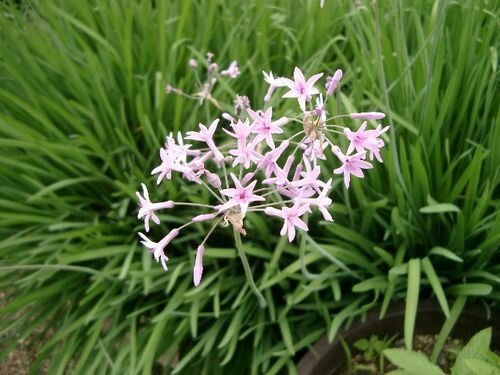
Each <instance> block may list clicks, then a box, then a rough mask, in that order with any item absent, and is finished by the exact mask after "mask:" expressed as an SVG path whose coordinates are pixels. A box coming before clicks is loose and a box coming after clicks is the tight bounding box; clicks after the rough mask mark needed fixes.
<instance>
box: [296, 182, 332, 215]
mask: <svg viewBox="0 0 500 375" xmlns="http://www.w3.org/2000/svg"><path fill="white" fill-rule="evenodd" d="M331 187H332V179H331V178H330V179H329V180H328V181H327V182H326V183H325V185H324V187H323V190H322V191H321V193H320V194H319V195H318V196H317V197H316V198H306V199H302V202H303V203H307V204H310V205H311V206H316V207H317V208H318V209H319V210H320V212H321V214H322V215H323V219H325V220H326V221H333V218H332V215H331V214H330V212H328V209H327V208H328V207H330V205H331V204H332V200H331V199H330V198H328V192H329V190H330V189H331Z"/></svg>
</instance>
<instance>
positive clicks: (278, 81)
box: [262, 72, 286, 103]
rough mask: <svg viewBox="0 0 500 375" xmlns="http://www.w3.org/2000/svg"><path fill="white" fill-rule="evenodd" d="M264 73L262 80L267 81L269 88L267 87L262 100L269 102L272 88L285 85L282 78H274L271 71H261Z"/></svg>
mask: <svg viewBox="0 0 500 375" xmlns="http://www.w3.org/2000/svg"><path fill="white" fill-rule="evenodd" d="M262 74H264V80H265V81H266V82H267V83H269V88H268V89H267V93H266V96H264V102H266V103H267V102H269V101H270V100H271V96H272V95H273V92H274V89H275V88H276V87H283V86H286V85H285V83H284V82H283V78H274V75H273V72H269V73H266V72H262Z"/></svg>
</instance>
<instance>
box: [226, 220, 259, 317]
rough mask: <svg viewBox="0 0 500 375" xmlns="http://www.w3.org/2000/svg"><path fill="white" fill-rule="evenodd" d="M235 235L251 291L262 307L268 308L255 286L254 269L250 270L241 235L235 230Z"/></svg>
mask: <svg viewBox="0 0 500 375" xmlns="http://www.w3.org/2000/svg"><path fill="white" fill-rule="evenodd" d="M233 233H234V243H235V244H236V249H238V254H239V256H240V258H241V263H243V268H244V269H245V276H246V277H247V281H248V284H249V285H250V289H252V291H253V292H254V294H255V295H256V296H257V299H258V300H259V305H260V307H261V308H265V307H266V306H267V302H266V300H265V298H264V296H263V295H262V293H261V292H260V291H259V289H257V285H255V281H254V280H253V276H252V269H251V268H250V264H249V263H248V259H247V256H246V255H245V249H243V243H242V242H241V235H240V234H239V233H238V232H236V231H235V230H233Z"/></svg>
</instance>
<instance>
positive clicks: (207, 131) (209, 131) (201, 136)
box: [186, 119, 224, 162]
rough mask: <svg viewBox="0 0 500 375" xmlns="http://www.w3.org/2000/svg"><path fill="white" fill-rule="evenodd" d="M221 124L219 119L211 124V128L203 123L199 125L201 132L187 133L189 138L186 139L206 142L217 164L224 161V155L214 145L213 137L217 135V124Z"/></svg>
mask: <svg viewBox="0 0 500 375" xmlns="http://www.w3.org/2000/svg"><path fill="white" fill-rule="evenodd" d="M218 123H219V119H216V120H215V121H214V122H212V123H211V124H210V126H209V127H208V128H207V127H206V126H205V125H203V124H202V123H200V124H199V127H200V131H199V132H194V131H190V132H187V133H186V134H187V137H186V139H191V140H193V141H200V142H205V143H206V144H207V146H208V147H209V148H210V151H212V153H213V155H214V158H215V160H216V161H217V162H220V161H222V160H223V159H224V155H222V153H221V152H220V151H219V149H218V148H217V146H216V145H215V143H214V140H213V136H214V133H215V130H216V129H217V124H218Z"/></svg>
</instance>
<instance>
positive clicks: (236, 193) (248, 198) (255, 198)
mask: <svg viewBox="0 0 500 375" xmlns="http://www.w3.org/2000/svg"><path fill="white" fill-rule="evenodd" d="M231 178H232V179H233V182H234V186H235V187H234V188H229V189H223V190H221V193H222V194H224V195H225V196H228V197H230V198H231V199H230V200H228V201H227V202H226V203H224V204H223V205H222V206H220V207H219V212H221V211H225V210H227V209H229V208H231V207H234V206H240V210H241V212H242V213H243V214H245V213H246V212H247V209H248V205H249V204H250V203H252V202H261V201H265V200H266V199H265V198H263V197H261V196H259V195H256V194H254V193H253V189H254V188H255V185H256V184H257V180H254V181H253V182H252V183H250V184H249V185H248V186H246V187H243V184H242V182H240V181H239V180H238V178H237V177H236V176H235V175H234V173H231ZM243 180H245V179H243Z"/></svg>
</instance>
